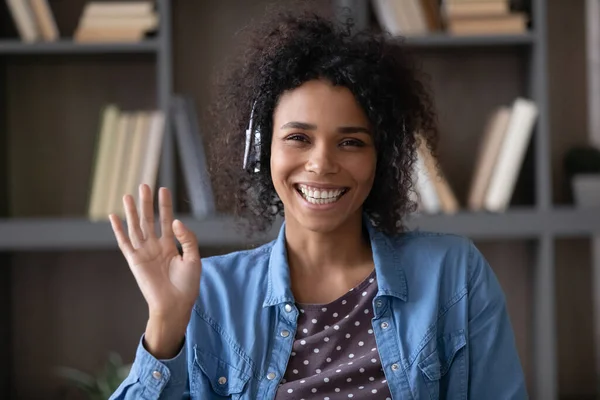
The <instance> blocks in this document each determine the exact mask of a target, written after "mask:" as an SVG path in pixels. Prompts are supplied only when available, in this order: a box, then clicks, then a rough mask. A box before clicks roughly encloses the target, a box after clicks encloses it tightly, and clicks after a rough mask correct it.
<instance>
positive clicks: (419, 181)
mask: <svg viewBox="0 0 600 400" xmlns="http://www.w3.org/2000/svg"><path fill="white" fill-rule="evenodd" d="M415 176H416V179H415V184H416V185H415V186H416V189H417V193H418V194H419V200H420V204H421V206H422V208H423V211H425V212H426V213H428V214H436V213H439V212H440V211H441V209H442V205H441V202H440V198H439V196H438V194H437V191H436V190H435V185H434V184H433V182H432V181H431V177H430V176H429V172H428V170H427V166H426V165H425V160H424V158H423V155H422V154H421V152H420V151H418V152H417V162H416V164H415Z"/></svg>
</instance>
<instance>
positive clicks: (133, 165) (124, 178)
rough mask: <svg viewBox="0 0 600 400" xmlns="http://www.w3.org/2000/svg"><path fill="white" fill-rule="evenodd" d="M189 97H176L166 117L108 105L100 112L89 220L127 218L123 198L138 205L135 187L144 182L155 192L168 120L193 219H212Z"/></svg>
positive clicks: (200, 144)
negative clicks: (172, 132) (112, 215)
mask: <svg viewBox="0 0 600 400" xmlns="http://www.w3.org/2000/svg"><path fill="white" fill-rule="evenodd" d="M194 109H195V105H194V103H193V101H192V100H191V98H189V97H184V96H179V95H177V96H174V97H173V99H172V102H171V107H170V109H169V113H170V115H169V117H168V118H167V117H166V116H165V114H164V113H163V112H162V111H158V110H122V109H121V108H120V107H119V106H118V105H116V104H107V105H106V106H105V107H104V108H103V109H102V111H101V113H100V124H99V125H100V127H99V129H98V135H97V140H96V150H95V157H94V158H95V159H94V162H93V166H92V171H93V172H92V177H91V189H90V195H89V203H88V218H89V219H90V220H92V221H101V220H107V219H108V215H109V214H110V213H114V214H116V215H118V216H121V217H125V210H124V209H123V202H122V199H123V196H124V195H126V194H130V195H132V196H133V198H134V199H135V200H136V202H137V201H138V187H139V185H141V184H143V183H145V184H147V185H148V186H150V188H151V189H152V191H153V192H154V193H155V192H156V184H157V175H158V170H159V163H160V157H161V153H162V147H163V146H162V145H163V140H164V131H165V123H166V120H167V119H168V120H171V121H173V127H174V128H175V139H176V141H177V146H178V153H179V156H180V158H181V166H182V168H181V169H182V172H183V178H184V180H185V185H186V186H187V192H188V195H189V203H190V206H191V214H192V215H193V216H194V217H195V218H198V219H202V218H205V217H207V216H210V215H212V214H214V211H215V204H214V198H213V191H212V185H211V181H210V177H209V175H208V169H207V162H206V156H205V153H204V145H203V141H202V138H201V135H200V129H199V127H198V121H197V115H196V113H195V111H194Z"/></svg>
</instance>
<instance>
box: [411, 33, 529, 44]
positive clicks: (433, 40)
mask: <svg viewBox="0 0 600 400" xmlns="http://www.w3.org/2000/svg"><path fill="white" fill-rule="evenodd" d="M534 42H535V36H534V34H533V33H531V32H527V33H524V34H517V35H476V36H466V35H448V34H444V33H439V34H430V35H425V36H408V37H406V44H408V45H410V46H412V47H415V48H421V47H422V48H427V47H476V46H484V47H494V46H527V45H532V44H533V43H534Z"/></svg>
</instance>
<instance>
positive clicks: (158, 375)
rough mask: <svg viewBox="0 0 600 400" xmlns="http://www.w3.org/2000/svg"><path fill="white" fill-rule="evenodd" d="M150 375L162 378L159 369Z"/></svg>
mask: <svg viewBox="0 0 600 400" xmlns="http://www.w3.org/2000/svg"><path fill="white" fill-rule="evenodd" d="M152 377H153V378H154V379H160V378H162V374H161V373H160V372H159V371H154V372H152Z"/></svg>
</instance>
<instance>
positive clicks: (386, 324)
mask: <svg viewBox="0 0 600 400" xmlns="http://www.w3.org/2000/svg"><path fill="white" fill-rule="evenodd" d="M389 327H390V324H388V323H387V322H382V323H381V329H387V328H389Z"/></svg>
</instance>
